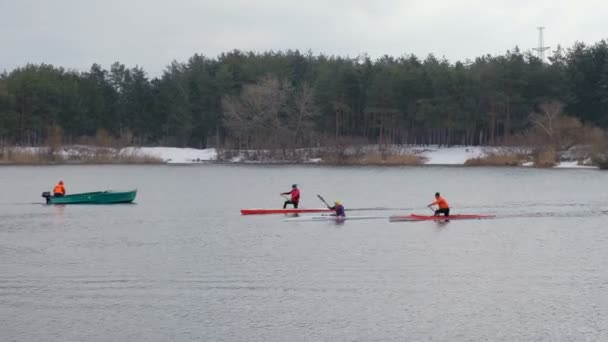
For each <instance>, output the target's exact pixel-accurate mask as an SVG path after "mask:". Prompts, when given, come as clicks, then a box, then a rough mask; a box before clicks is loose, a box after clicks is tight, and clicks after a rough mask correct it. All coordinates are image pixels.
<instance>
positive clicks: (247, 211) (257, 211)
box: [241, 208, 330, 215]
mask: <svg viewBox="0 0 608 342" xmlns="http://www.w3.org/2000/svg"><path fill="white" fill-rule="evenodd" d="M329 211H330V210H329V209H327V208H309V209H300V208H298V209H294V208H291V209H260V208H257V209H256V208H252V209H241V214H242V215H267V214H301V213H325V212H329Z"/></svg>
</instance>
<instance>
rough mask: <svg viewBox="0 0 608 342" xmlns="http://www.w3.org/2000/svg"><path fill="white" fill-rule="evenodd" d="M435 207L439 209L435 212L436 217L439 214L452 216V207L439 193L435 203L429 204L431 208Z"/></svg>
mask: <svg viewBox="0 0 608 342" xmlns="http://www.w3.org/2000/svg"><path fill="white" fill-rule="evenodd" d="M434 205H437V206H438V207H439V209H437V210H435V216H439V214H443V215H445V216H450V205H449V204H448V201H446V200H445V198H443V197H441V195H440V194H439V193H438V192H436V193H435V201H434V202H433V203H431V204H429V205H428V207H429V208H430V207H432V206H434Z"/></svg>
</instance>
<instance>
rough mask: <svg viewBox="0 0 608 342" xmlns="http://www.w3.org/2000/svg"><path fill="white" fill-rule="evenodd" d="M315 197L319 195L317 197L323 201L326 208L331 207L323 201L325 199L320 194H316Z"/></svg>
mask: <svg viewBox="0 0 608 342" xmlns="http://www.w3.org/2000/svg"><path fill="white" fill-rule="evenodd" d="M317 197H319V199H320V200H321V202H323V203H324V204H325V205H326V206H327V207H328V208H330V207H331V206H330V205H329V204H327V202H325V199H324V198H323V197H322V196H321V195H319V194H317Z"/></svg>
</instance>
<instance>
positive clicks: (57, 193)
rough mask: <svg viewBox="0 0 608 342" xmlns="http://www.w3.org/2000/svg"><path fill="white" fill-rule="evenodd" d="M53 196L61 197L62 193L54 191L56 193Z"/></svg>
mask: <svg viewBox="0 0 608 342" xmlns="http://www.w3.org/2000/svg"><path fill="white" fill-rule="evenodd" d="M53 196H55V197H63V194H62V193H60V192H56V193H54V194H53Z"/></svg>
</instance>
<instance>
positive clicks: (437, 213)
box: [435, 208, 450, 216]
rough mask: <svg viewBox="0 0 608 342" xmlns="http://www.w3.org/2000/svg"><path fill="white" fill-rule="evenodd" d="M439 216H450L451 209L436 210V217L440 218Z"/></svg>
mask: <svg viewBox="0 0 608 342" xmlns="http://www.w3.org/2000/svg"><path fill="white" fill-rule="evenodd" d="M439 214H443V215H445V216H450V208H445V209H437V210H435V216H439Z"/></svg>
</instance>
